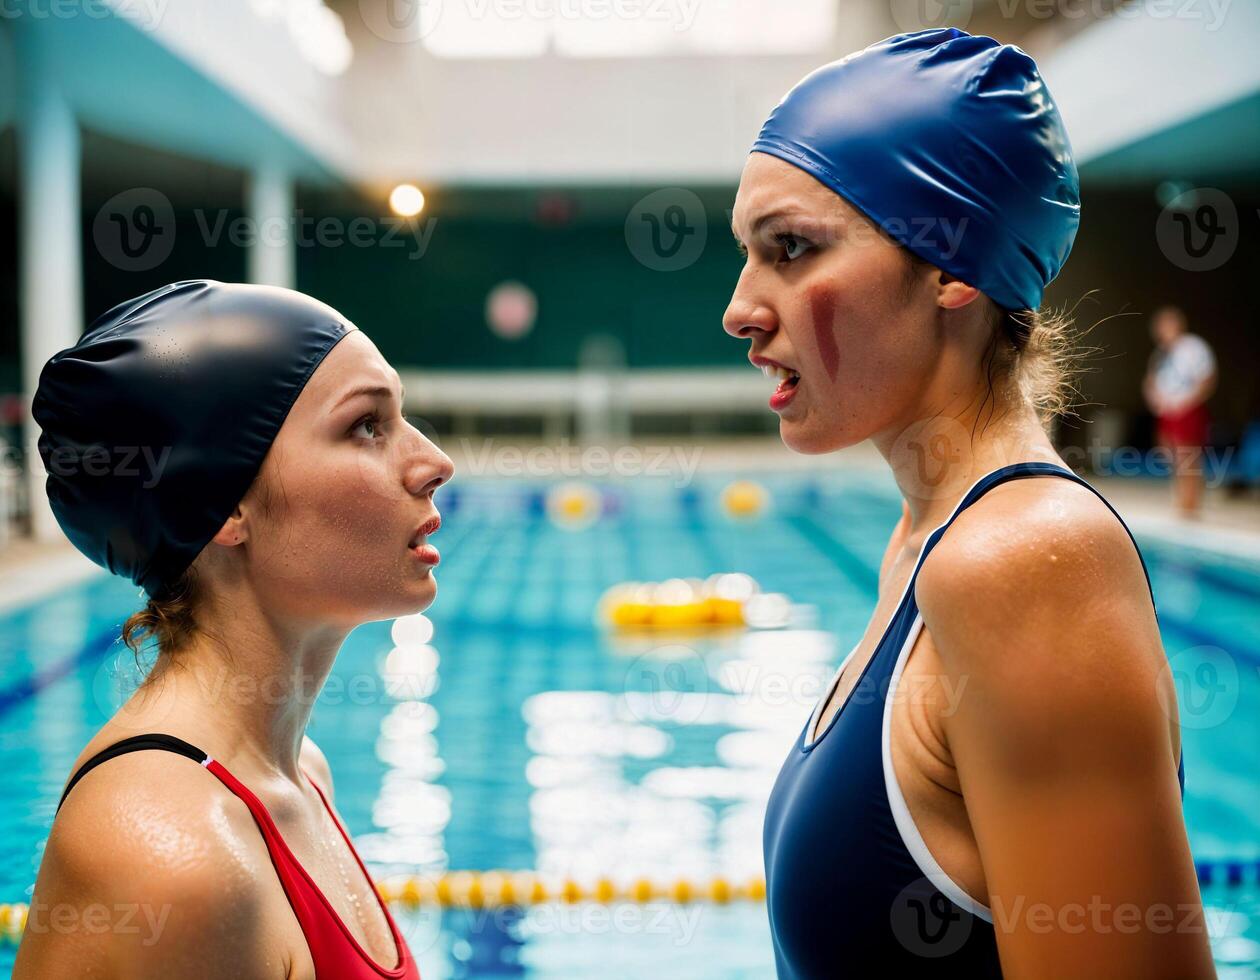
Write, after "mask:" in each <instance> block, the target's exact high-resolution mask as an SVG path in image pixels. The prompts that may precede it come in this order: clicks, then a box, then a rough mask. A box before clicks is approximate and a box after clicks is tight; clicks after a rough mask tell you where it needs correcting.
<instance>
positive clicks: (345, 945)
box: [58, 734, 420, 980]
mask: <svg viewBox="0 0 1260 980" xmlns="http://www.w3.org/2000/svg"><path fill="white" fill-rule="evenodd" d="M143 749H163V750H165V751H168V752H175V753H177V754H179V755H182V756H186V757H187V758H189V759H192V760H194V761H196V762H199V763H201V765H202V766H204V767H205V768H206V769H208V770H210V772H212V773H214V774H215V776H217V777H218V779H219V781H220V782H221V783H223V785H224V786H226V787H227V788H228V790H229V791H230V792H231V793H233V794H234V795H235V796H237V797H238V798H240V800H241V801H242V802H243V803H244V804H245V805H246V806H247V807H249V812H250V813H251V814H253V816H254V822H255V823H257V824H258V829H259V830H261V831H262V835H263V840H264V841H265V842H266V844H267V852H268V853H269V854H270V855H271V863H272V864H273V865H274V866H275V869H276V874H277V875H278V876H279V878H280V884H281V885H283V886H284V893H285V894H286V895H287V896H288V897H289V904H290V905H292V906H293V913H294V915H296V916H297V920H298V924H299V925H300V926H301V927H302V934H303V935H304V936H305V937H306V944H307V946H308V947H309V948H310V951H311V960H312V961H313V962H314V964H315V976H316V977H317V978H319V980H380V978H382V977H387V978H389V980H420V971H419V969H418V968H417V967H416V963H415V960H413V959H412V958H411V951H410V950H409V949H408V948H407V943H406V940H404V939H403V937H402V935H401V934H400V933H399V931H398V926H397V924H396V923H395V922H394V917H393V916H392V915H390V914H389V909H388V907H386V905H385V903H384V902H383V901H381V898H380V896H379V895H377V902H379V903H380V906H381V911H382V912H383V913H384V914H385V920H386V921H387V922H388V923H389V931H390V934H391V935H393V937H394V945H395V946H396V947H397V950H398V963H397V965H396V966H392V967H384V966H381V965H380V964H378V963H375V962H373V960H372V958H371V957H370V956H368V954H367V952H366V951H365V950H364V949H363V947H362V946H361V945H359V942H358V940H356V939H355V938H354V935H353V934H352V933H351V932H350V930H349V929H348V928H347V927H346V924H345V923H344V922H343V921H342V920H341V916H339V915H338V914H337V912H336V910H335V909H334V908H333V907H332V905H331V903H329V901H328V899H327V898H326V897H324V893H323V892H322V891H320V889H319V886H318V885H317V884H315V880H314V879H313V878H312V877H311V876H310V875H309V874H308V873H307V871H306V869H305V868H303V867H302V865H301V864H300V863H299V862H298V860H297V858H296V857H294V856H293V852H292V851H290V850H289V845H288V844H286V843H285V842H284V838H283V837H282V836H280V831H279V829H278V828H277V827H276V824H275V821H274V820H272V819H271V814H270V813H268V812H267V808H266V807H265V806H263V803H262V801H261V800H260V799H258V797H257V796H255V795H254V794H253V793H251V792H250V791H249V789H248V788H247V787H246V786H245V785H244V784H243V783H241V781H240V780H238V779H237V778H236V777H235V776H233V775H232V774H231V773H230V772H228V771H227V770H226V769H225V768H224V767H223V766H222V765H221V764H220V763H218V762H216V761H215V760H213V759H211V758H210V757H209V756H208V755H206V753H204V752H202V751H201V750H200V749H198V748H196V747H195V746H193V745H189V744H188V743H187V742H185V741H183V740H182V739H178V738H175V737H174V736H173V735H157V734H155V735H136V736H134V737H132V738H126V739H123V740H122V741H121V742H116V743H114V744H113V745H111V746H109V747H108V748H106V749H102V750H101V751H100V752H98V753H97V754H96V755H94V756H92V758H91V759H89V760H88V761H87V762H85V763H84V764H83V765H82V766H81V767H80V768H79V770H78V772H76V773H75V774H74V776H73V777H72V778H71V779H70V782H69V783H68V784H67V785H66V789H65V792H64V793H62V795H61V802H62V803H64V802H65V799H66V796H67V795H68V794H69V792H70V790H71V789H73V788H74V784H75V783H77V782H78V781H79V780H80V779H82V778H83V777H84V775H86V774H87V773H88V772H89V771H90V770H92V769H95V768H96V767H97V766H98V765H100V764H101V763H102V762H105V761H107V760H108V759H112V758H114V757H116V756H119V755H125V754H126V753H128V752H138V751H141V750H143ZM307 779H308V780H310V783H311V785H312V786H315V792H316V793H319V798H320V800H321V801H322V802H323V804H324V807H325V809H327V810H328V815H329V816H330V817H332V820H333V823H335V824H336V825H337V829H338V830H340V831H341V836H342V837H344V838H345V841H346V846H347V847H348V848H350V853H351V854H353V855H354V860H355V862H356V863H357V864H358V865H359V868H360V870H362V872H363V876H364V878H366V879H367V881H368V884H369V885H371V884H372V877H371V875H369V874H368V871H367V868H365V867H364V866H363V861H362V859H361V858H360V857H359V854H358V852H357V851H355V849H354V845H353V844H352V843H351V842H350V836H349V835H348V834H347V833H346V831H345V828H344V827H342V826H341V822H340V821H339V820H338V819H337V817H336V815H334V814H333V811H332V807H330V806H329V805H328V800H327V799H326V798H325V797H324V794H323V792H322V791H321V790H320V788H319V787H318V786H316V785H315V781H314V780H312V779H310V777H309V776H307ZM60 808H61V805H60V804H58V809H60ZM372 893H373V894H377V893H376V887H375V886H374V885H373V887H372Z"/></svg>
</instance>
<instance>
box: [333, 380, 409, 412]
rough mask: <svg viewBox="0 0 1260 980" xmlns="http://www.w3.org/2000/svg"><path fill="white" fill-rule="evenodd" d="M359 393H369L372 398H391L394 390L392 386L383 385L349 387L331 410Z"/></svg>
mask: <svg viewBox="0 0 1260 980" xmlns="http://www.w3.org/2000/svg"><path fill="white" fill-rule="evenodd" d="M360 395H369V396H371V397H373V398H392V397H393V395H394V391H393V389H392V388H386V387H385V386H384V385H362V386H360V387H358V388H351V389H350V390H349V391H347V392H346V393H345V394H344V395H342V396H341V398H340V399H339V400H338V401H337V404H336V405H334V406H333V410H334V411H336V410H337V409H338V408H340V407H341V406H342V405H344V404H345V403H346V402H348V401H350V400H351V399H352V398H358V397H359V396H360Z"/></svg>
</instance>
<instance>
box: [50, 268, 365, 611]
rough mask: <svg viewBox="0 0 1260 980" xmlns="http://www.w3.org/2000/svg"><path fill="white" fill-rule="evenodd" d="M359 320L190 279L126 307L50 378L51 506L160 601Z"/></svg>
mask: <svg viewBox="0 0 1260 980" xmlns="http://www.w3.org/2000/svg"><path fill="white" fill-rule="evenodd" d="M354 329H355V328H354V325H353V324H351V323H350V322H349V321H348V320H346V319H345V318H344V317H343V316H342V315H341V314H340V313H338V312H337V311H336V310H334V309H333V308H332V307H330V306H325V305H324V304H323V303H320V302H319V301H318V300H314V299H311V298H310V297H309V296H304V295H303V294H301V293H297V292H294V291H293V290H291V289H279V288H276V287H273V286H250V285H242V284H237V283H223V282H213V281H210V280H192V281H188V282H177V283H172V284H171V285H169V286H163V287H162V288H160V289H155V290H153V291H152V292H150V293H145V294H144V295H143V296H140V297H137V298H136V299H133V300H128V301H127V302H125V303H121V304H119V305H118V306H116V307H114V308H113V309H112V310H110V311H109V312H108V313H106V314H104V315H103V316H101V317H100V318H99V319H98V320H97V321H96V322H95V323H93V324H92V326H90V327H89V328H88V330H87V332H86V333H85V334H84V335H83V336H82V337H81V338H80V339H79V342H78V343H77V344H75V345H74V346H73V347H70V348H68V349H67V350H63V351H62V352H61V353H59V354H57V355H55V356H54V357H53V358H52V359H51V360H50V361H49V362H48V363H47V364H46V365H44V370H43V371H42V372H41V373H40V376H39V388H38V389H37V390H36V392H35V401H34V404H33V406H32V415H33V416H34V418H35V421H36V422H37V423H38V424H39V426H40V429H41V430H42V431H41V434H40V437H39V453H40V456H41V458H42V459H43V461H44V465H45V467H46V468H47V470H48V483H47V489H48V500H49V502H50V503H51V504H52V510H53V514H54V515H55V516H56V518H57V522H58V523H59V524H60V525H61V529H62V530H63V531H65V532H66V536H67V537H68V538H69V539H70V540H71V541H72V542H73V543H74V545H75V547H76V548H78V549H79V550H80V551H81V552H83V554H85V555H86V556H87V557H88V558H90V559H92V561H94V562H96V563H97V564H98V565H103V566H104V567H106V568H108V569H109V570H110V571H111V572H114V573H115V574H117V575H125V576H126V577H127V578H129V579H131V580H132V581H133V582H135V583H136V584H137V585H140V586H142V587H143V588H144V589H145V591H147V592H148V593H149V595H151V596H160V594H161V592H162V590H163V589H164V588H165V587H167V586H170V585H171V584H173V583H174V581H175V579H176V578H178V576H179V575H180V574H181V573H183V572H184V571H185V570H186V569H187V568H188V566H189V565H191V564H192V563H193V560H194V559H195V558H196V557H197V555H199V554H200V553H201V549H202V548H204V547H205V546H206V545H207V544H208V543H209V542H210V539H211V538H213V537H214V535H215V534H216V533H217V532H218V530H219V528H221V527H222V526H223V522H224V521H225V520H227V518H228V517H229V516H230V515H231V513H232V511H233V510H234V509H235V507H236V505H237V504H238V503H240V501H241V498H242V497H244V496H245V492H246V491H247V490H248V489H249V486H250V484H251V483H252V482H253V480H254V477H255V476H256V475H257V474H258V470H259V467H261V466H262V462H263V458H264V457H265V456H266V455H267V451H268V450H269V449H270V448H271V443H272V441H273V440H274V439H275V437H276V433H278V432H279V431H280V426H281V425H282V424H283V423H284V420H285V417H286V416H287V415H288V414H289V409H290V408H292V407H293V403H294V402H295V401H296V400H297V397H298V395H299V394H301V392H302V389H303V387H305V385H306V382H307V380H308V379H309V378H310V376H311V374H312V373H314V371H315V369H316V368H317V367H318V366H319V364H320V362H321V361H322V360H323V359H324V356H325V355H326V354H327V353H328V352H329V351H330V350H332V348H333V347H334V346H335V345H336V343H337V342H338V341H339V340H341V339H342V338H343V337H345V336H346V335H347V334H348V333H349V332H350V331H352V330H354Z"/></svg>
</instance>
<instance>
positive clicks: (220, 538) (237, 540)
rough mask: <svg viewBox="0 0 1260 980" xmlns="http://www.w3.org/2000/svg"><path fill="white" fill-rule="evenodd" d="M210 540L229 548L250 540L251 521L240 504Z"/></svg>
mask: <svg viewBox="0 0 1260 980" xmlns="http://www.w3.org/2000/svg"><path fill="white" fill-rule="evenodd" d="M210 540H211V541H213V542H214V543H215V544H221V545H224V546H225V547H229V548H231V547H234V546H235V545H238V544H244V543H245V542H246V541H247V540H249V521H248V520H247V518H246V516H245V511H244V510H242V509H241V505H240V504H237V505H236V509H235V510H233V511H232V513H231V515H230V516H229V517H228V519H227V520H226V521H224V522H223V526H222V527H221V528H219V530H218V532H216V534H215V536H214V537H213V538H211V539H210Z"/></svg>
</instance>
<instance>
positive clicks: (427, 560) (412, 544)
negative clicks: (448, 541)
mask: <svg viewBox="0 0 1260 980" xmlns="http://www.w3.org/2000/svg"><path fill="white" fill-rule="evenodd" d="M441 526H442V519H441V517H438V516H434V517H431V518H430V519H429V520H427V521H425V522H424V523H423V524H421V525H420V527H419V528H417V529H416V533H415V534H414V535H413V536H412V538H411V540H410V541H409V542H408V543H407V550H408V551H410V552H411V553H412V554H413V555H414V556H415V557H416V558H417V559H419V560H420V561H421V562H423V563H424V564H426V565H436V564H438V562H440V561H441V560H442V556H441V555H440V554H439V553H438V550H437V548H435V547H433V545H431V544H429V542H428V536H429V535H430V534H432V533H433V532H434V531H436V530H437V529H438V528H439V527H441Z"/></svg>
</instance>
